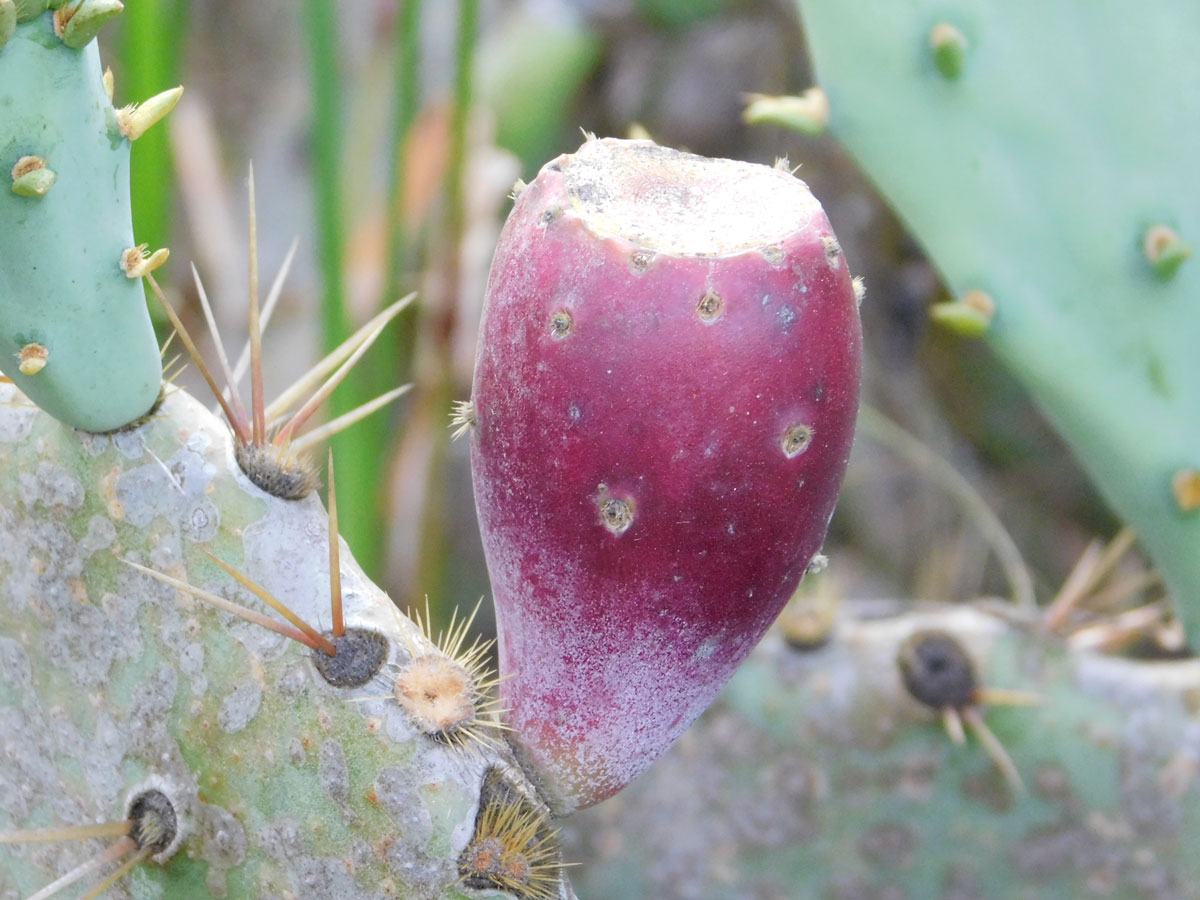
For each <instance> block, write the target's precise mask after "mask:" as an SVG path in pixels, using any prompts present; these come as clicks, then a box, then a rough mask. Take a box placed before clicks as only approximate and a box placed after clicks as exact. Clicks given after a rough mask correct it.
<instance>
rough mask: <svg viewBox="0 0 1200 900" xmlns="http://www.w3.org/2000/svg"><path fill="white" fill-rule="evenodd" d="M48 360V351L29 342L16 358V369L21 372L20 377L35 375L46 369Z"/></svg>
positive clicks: (39, 345)
mask: <svg viewBox="0 0 1200 900" xmlns="http://www.w3.org/2000/svg"><path fill="white" fill-rule="evenodd" d="M49 358H50V351H49V350H47V349H46V348H45V347H43V346H42V345H41V344H38V343H33V342H31V343H28V344H26V345H25V346H24V347H22V348H21V352H20V354H18V356H17V368H19V369H20V370H21V374H22V375H36V374H37V373H38V372H40V371H42V369H44V368H46V361H47V360H48V359H49Z"/></svg>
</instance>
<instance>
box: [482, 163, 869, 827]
mask: <svg viewBox="0 0 1200 900" xmlns="http://www.w3.org/2000/svg"><path fill="white" fill-rule="evenodd" d="M860 357H861V333H860V326H859V320H858V308H857V302H856V300H855V296H854V289H853V286H852V284H851V278H850V274H849V272H848V271H847V267H846V264H845V260H844V258H843V256H842V254H841V251H840V247H839V246H838V245H837V242H836V239H835V238H833V232H832V229H831V228H830V226H829V222H828V220H827V219H826V217H825V214H824V212H823V211H822V210H821V208H820V206H819V204H818V203H817V202H816V200H815V199H813V198H812V196H811V194H809V193H808V190H807V188H806V187H805V186H804V185H803V184H802V183H801V182H799V181H797V180H796V179H794V178H792V177H791V176H790V175H788V174H787V173H786V172H783V171H779V170H776V169H769V168H766V167H763V166H751V165H749V164H746V163H733V162H729V161H709V160H702V159H701V158H699V157H694V156H691V155H689V154H683V153H679V152H678V151H674V150H669V149H666V148H661V147H658V146H657V145H654V144H653V143H651V142H648V141H617V140H611V139H605V140H601V141H596V140H591V141H588V142H587V143H586V144H584V146H583V147H582V148H581V149H580V151H579V152H578V153H576V154H575V155H573V156H563V157H559V158H558V159H557V160H555V161H553V162H551V163H549V164H547V165H546V166H545V167H543V169H542V171H541V173H540V174H539V175H538V177H537V179H536V180H534V181H533V182H532V183H531V184H530V185H529V186H528V187H527V188H526V189H525V190H524V191H523V193H522V194H521V195H520V196H519V198H518V199H517V203H516V205H515V207H514V209H513V211H512V214H511V215H510V217H509V220H508V223H507V224H506V226H505V229H504V232H503V234H502V236H501V238H500V242H499V245H498V247H497V250H496V255H495V258H494V260H493V262H492V270H491V275H490V278H489V283H488V292H487V300H486V304H485V309H484V316H483V324H482V326H481V334H480V343H479V350H478V356H477V360H476V368H475V379H474V385H473V393H472V400H473V403H474V412H475V416H476V420H477V421H476V424H475V428H474V430H473V436H472V454H471V457H472V474H473V478H474V485H475V498H476V506H477V510H478V514H479V521H480V527H481V530H482V534H483V542H484V550H485V553H486V555H487V561H488V569H489V572H490V575H491V579H492V589H493V592H494V595H495V601H496V611H497V623H498V632H499V649H500V668H501V679H502V680H501V706H502V707H503V708H506V709H507V710H508V712H507V721H508V724H509V725H510V726H511V727H512V728H513V734H512V739H513V744H514V747H515V749H516V751H517V753H518V756H519V757H520V759H521V762H522V764H523V765H524V766H525V768H526V770H527V771H530V772H531V774H532V775H533V776H534V777H535V778H538V779H540V782H541V788H542V790H543V794H544V796H545V798H546V800H547V802H549V803H550V805H551V806H552V807H553V808H554V809H555V811H556V812H558V813H565V812H569V811H571V810H572V809H576V808H581V807H584V806H589V805H591V804H593V803H596V802H598V801H600V800H602V799H604V798H605V797H607V796H609V795H611V794H613V793H615V792H616V791H617V790H619V789H620V788H621V787H623V786H624V785H625V784H627V783H628V782H629V781H630V780H632V779H633V778H634V777H635V776H636V775H638V774H639V773H640V772H641V771H642V770H643V769H645V768H646V767H647V766H648V765H649V764H650V762H651V761H652V760H653V759H654V758H655V757H657V756H658V755H659V754H660V753H662V752H663V751H664V750H665V749H666V748H667V747H668V746H670V744H671V743H672V742H673V741H674V740H675V739H676V738H677V737H678V736H679V735H680V733H681V732H682V731H683V730H684V729H685V728H686V727H687V725H688V724H689V723H690V722H691V721H692V720H693V719H694V718H695V717H696V716H697V715H699V714H700V712H701V711H703V709H704V708H705V707H706V706H707V705H708V704H709V703H710V702H711V700H712V699H713V698H714V697H715V695H716V694H717V692H718V691H719V690H720V688H721V686H722V685H723V684H724V683H725V681H726V680H727V679H728V678H729V676H730V675H731V674H732V673H733V671H734V669H735V668H736V667H737V665H738V664H739V663H740V662H741V661H742V659H743V658H744V657H745V656H746V654H747V653H748V652H749V650H750V649H751V647H753V646H754V644H755V643H756V642H757V641H758V639H759V638H760V637H761V636H762V633H763V632H764V631H765V630H766V628H767V626H768V625H769V624H770V623H771V621H772V620H773V619H774V618H775V616H776V615H777V613H778V612H779V610H780V609H781V608H782V606H783V605H784V603H785V602H786V601H787V599H788V597H789V596H790V595H791V593H792V592H793V590H794V589H795V587H796V585H797V583H798V582H799V580H800V578H801V576H802V575H803V573H804V571H805V569H806V568H807V566H808V564H809V562H810V560H811V559H812V557H813V555H814V554H816V553H817V551H818V550H820V548H821V544H822V542H823V541H824V539H825V532H826V528H827V526H828V523H829V518H830V516H831V515H832V513H833V508H834V503H835V501H836V498H837V492H838V488H839V486H840V484H841V480H842V476H843V474H844V471H845V466H846V461H847V458H848V456H849V452H850V445H851V441H852V438H853V427H854V419H855V415H856V412H857V404H858V385H859V369H860Z"/></svg>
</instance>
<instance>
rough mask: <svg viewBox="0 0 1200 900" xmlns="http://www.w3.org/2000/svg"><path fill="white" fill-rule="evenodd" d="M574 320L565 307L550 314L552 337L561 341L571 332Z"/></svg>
mask: <svg viewBox="0 0 1200 900" xmlns="http://www.w3.org/2000/svg"><path fill="white" fill-rule="evenodd" d="M573 325H574V320H573V319H572V318H571V314H570V313H569V312H567V311H566V310H565V309H560V310H558V311H557V312H555V313H553V314H552V315H551V316H550V337H552V338H554V339H555V340H556V341H561V340H563V339H564V338H565V337H567V335H569V334H570V333H571V328H572V326H573Z"/></svg>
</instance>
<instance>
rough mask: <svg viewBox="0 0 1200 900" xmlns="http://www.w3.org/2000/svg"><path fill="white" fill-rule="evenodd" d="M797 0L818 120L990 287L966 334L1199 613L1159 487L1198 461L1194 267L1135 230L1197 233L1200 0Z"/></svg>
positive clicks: (1169, 504)
mask: <svg viewBox="0 0 1200 900" xmlns="http://www.w3.org/2000/svg"><path fill="white" fill-rule="evenodd" d="M800 7H801V10H802V13H803V18H804V27H805V32H806V34H807V35H808V38H809V41H810V44H811V49H812V57H813V61H814V64H815V67H816V72H817V76H818V80H819V82H820V84H821V86H822V87H823V88H824V89H825V92H826V93H827V95H828V97H829V101H830V107H831V114H830V123H829V124H830V129H831V130H832V131H833V133H834V134H835V135H836V136H837V137H838V138H839V139H840V140H841V141H842V142H843V143H844V144H845V145H846V146H847V148H848V149H849V150H850V152H851V153H852V154H853V155H854V156H855V158H856V159H857V161H858V162H859V164H860V165H861V166H862V167H863V168H864V169H865V170H866V172H867V174H868V175H870V176H871V178H872V179H873V180H874V181H875V182H876V184H877V185H878V186H879V187H880V189H881V190H882V191H883V193H884V194H885V195H886V197H887V198H888V200H889V201H890V202H891V203H892V205H893V206H894V207H895V208H896V210H897V211H898V212H899V213H900V215H901V216H902V217H903V219H904V220H905V222H906V223H907V225H908V226H909V227H910V229H911V230H912V232H913V233H914V234H915V235H916V236H917V238H918V239H919V240H920V241H921V243H922V245H923V246H924V247H925V249H926V251H927V252H928V253H929V255H930V257H931V259H932V260H933V262H934V263H935V265H936V266H937V267H938V269H939V270H940V271H941V273H942V275H943V276H944V278H945V280H946V283H947V284H948V286H949V287H950V289H951V291H952V292H953V293H954V294H956V295H960V294H962V293H963V292H964V291H967V290H969V289H972V288H977V289H980V290H983V291H986V292H987V293H988V294H989V295H991V297H992V298H993V299H994V300H995V309H996V312H995V318H994V319H993V321H992V322H991V326H990V328H989V329H988V331H987V340H988V341H989V342H990V343H991V344H992V345H993V347H994V348H995V349H996V351H997V352H998V353H999V354H1000V356H1001V357H1002V358H1003V359H1004V360H1005V361H1006V362H1007V364H1008V365H1009V366H1011V367H1012V369H1013V371H1015V372H1016V373H1017V374H1018V375H1019V376H1020V377H1021V378H1022V379H1023V380H1024V382H1025V384H1026V385H1027V386H1028V387H1029V389H1030V391H1031V392H1032V393H1033V395H1034V397H1035V398H1036V399H1037V401H1038V403H1039V404H1040V405H1041V406H1042V408H1043V409H1044V410H1045V412H1046V413H1047V414H1048V416H1049V417H1050V418H1051V420H1052V421H1053V422H1054V423H1055V425H1056V426H1057V427H1058V429H1059V430H1060V431H1061V432H1062V434H1063V435H1064V436H1065V437H1066V439H1067V440H1068V442H1069V443H1070V444H1071V446H1072V448H1073V449H1074V450H1075V452H1076V453H1077V454H1078V456H1079V458H1080V460H1081V461H1082V463H1083V465H1084V466H1085V467H1086V469H1087V470H1088V472H1089V473H1090V474H1091V476H1092V478H1093V479H1094V480H1095V482H1096V484H1097V485H1098V487H1099V489H1100V491H1101V492H1102V493H1103V495H1104V496H1105V497H1106V498H1107V500H1108V501H1109V502H1110V503H1111V505H1112V506H1113V508H1114V509H1115V511H1116V512H1117V513H1118V514H1119V515H1120V516H1121V517H1122V518H1124V519H1125V520H1126V521H1127V522H1129V524H1131V525H1132V526H1133V527H1134V528H1135V529H1137V531H1138V533H1139V535H1140V536H1141V538H1142V540H1143V543H1144V545H1145V547H1146V549H1147V550H1148V551H1149V553H1150V555H1151V556H1152V557H1153V559H1154V561H1155V563H1156V564H1157V565H1158V567H1159V568H1160V569H1161V570H1162V572H1163V575H1164V577H1165V579H1166V581H1167V583H1168V585H1169V587H1170V588H1171V591H1172V593H1173V595H1174V597H1175V599H1176V601H1177V602H1178V603H1179V604H1180V605H1182V606H1183V607H1184V609H1183V610H1182V612H1183V614H1184V615H1185V617H1186V619H1187V624H1188V625H1189V628H1190V630H1191V632H1192V634H1193V636H1195V635H1196V634H1197V633H1200V611H1197V609H1196V604H1197V598H1198V597H1200V516H1198V515H1195V514H1191V515H1189V514H1185V513H1184V512H1182V511H1181V510H1180V509H1179V508H1178V507H1177V505H1176V503H1175V501H1174V498H1173V496H1172V492H1171V481H1172V477H1173V475H1174V473H1175V472H1177V471H1178V470H1180V469H1184V468H1195V467H1196V466H1197V464H1200V352H1197V347H1198V346H1200V316H1198V315H1197V312H1196V297H1197V296H1200V267H1198V266H1196V265H1195V263H1194V262H1186V261H1185V262H1183V264H1182V265H1180V266H1179V267H1178V270H1177V271H1175V272H1174V277H1172V278H1170V279H1169V280H1162V279H1160V278H1159V277H1157V276H1156V275H1155V273H1154V270H1153V268H1152V267H1151V266H1150V265H1148V264H1147V261H1146V259H1145V257H1144V255H1143V250H1142V239H1143V235H1145V233H1146V232H1147V230H1148V229H1149V228H1150V227H1151V226H1153V225H1156V224H1165V225H1168V226H1170V227H1171V228H1172V229H1173V230H1174V231H1175V232H1177V234H1178V236H1179V239H1180V240H1181V241H1183V242H1194V241H1195V240H1196V236H1197V235H1200V179H1197V178H1196V177H1195V160H1196V159H1197V158H1200V92H1197V91H1194V90H1187V89H1185V86H1186V85H1194V84H1196V83H1198V81H1200V56H1197V54H1196V53H1195V46H1194V44H1195V40H1194V36H1195V35H1196V34H1197V33H1198V32H1200V6H1198V5H1196V4H1193V3H1163V4H1156V5H1154V6H1153V7H1147V6H1146V5H1144V4H1140V3H1137V2H1135V0H1117V2H1111V3H1094V2H1090V0H1066V2H1061V3H1040V4H1018V5H1014V4H1011V3H992V2H987V0H955V2H951V3H945V2H940V0H905V2H896V0H888V2H874V0H872V2H868V0H857V2H847V0H802V2H801V3H800ZM943 22H944V23H948V24H950V25H952V26H954V27H955V28H956V29H958V30H959V31H960V32H961V33H962V34H963V35H964V37H965V40H966V43H967V45H968V46H969V48H970V50H969V53H968V57H969V58H968V59H967V61H966V65H965V66H964V67H963V68H962V71H961V73H960V74H959V76H958V77H957V78H956V79H954V80H947V79H946V78H945V77H944V76H943V75H942V73H941V72H939V70H938V67H937V65H936V64H935V60H934V58H933V55H932V54H931V52H930V44H929V36H930V33H931V31H932V29H933V28H934V26H935V25H938V24H939V23H943ZM1151 48H1153V49H1151ZM963 352H964V353H970V352H972V350H971V347H970V345H969V344H965V343H964V344H963Z"/></svg>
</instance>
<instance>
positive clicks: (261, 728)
mask: <svg viewBox="0 0 1200 900" xmlns="http://www.w3.org/2000/svg"><path fill="white" fill-rule="evenodd" d="M0 460H2V463H0V610H3V616H2V617H0V832H2V831H5V830H8V829H28V828H41V827H48V826H61V825H79V824H84V823H94V822H104V821H114V820H117V819H120V818H121V817H122V815H123V811H124V804H125V802H126V799H127V797H128V795H129V793H130V792H131V791H133V790H136V789H137V788H138V787H139V785H143V784H146V783H147V782H148V781H152V783H154V784H165V785H167V786H168V787H169V790H170V791H171V792H173V796H174V797H175V798H176V799H177V803H178V806H179V809H180V811H181V814H182V817H183V819H184V821H185V824H186V825H187V827H188V835H187V836H186V837H185V839H184V841H183V844H182V847H181V848H180V850H179V852H178V853H176V854H175V855H174V856H173V857H172V858H171V859H170V860H169V861H167V862H166V863H165V864H164V865H158V864H155V863H150V862H147V863H143V864H141V865H139V866H138V867H137V869H136V870H135V871H134V872H133V874H132V875H131V876H129V877H128V878H126V879H124V880H122V881H121V882H120V883H118V884H117V885H116V886H114V887H113V888H111V889H110V890H109V892H108V893H107V894H106V897H108V898H127V897H134V898H138V900H151V898H153V900H157V898H164V897H179V898H184V897H186V898H189V900H191V898H202V897H210V896H211V897H218V898H230V900H240V898H244V900H254V898H257V900H283V898H294V897H311V898H346V900H350V898H362V900H368V898H369V900H383V898H409V897H412V898H434V897H442V898H449V897H458V896H461V895H469V896H478V894H476V893H474V892H471V891H465V889H463V890H460V887H459V885H458V882H459V869H458V862H457V861H458V857H459V854H460V853H462V851H463V849H464V847H465V846H466V845H467V843H468V842H469V841H470V840H471V838H472V834H473V828H474V823H475V818H476V812H477V806H478V802H479V794H480V788H481V784H482V782H483V779H484V776H485V772H486V771H487V770H488V769H489V767H492V766H499V767H502V768H504V770H505V771H506V772H507V777H508V778H509V779H510V780H511V782H512V784H513V785H515V786H517V787H518V788H519V789H525V787H526V786H525V784H524V781H523V779H522V778H521V776H520V775H519V774H518V773H515V772H512V771H511V770H510V769H509V768H508V767H509V766H510V764H511V763H510V760H509V759H508V758H507V757H506V756H505V755H503V754H499V753H498V752H497V751H495V750H492V749H482V748H461V747H455V746H451V745H448V744H447V743H444V742H441V741H438V740H436V739H434V738H432V737H429V736H427V735H425V734H421V733H419V732H418V731H417V730H416V729H415V728H414V727H413V725H412V724H411V723H410V721H409V720H408V718H407V717H406V715H405V714H404V712H403V711H402V710H401V709H400V708H399V706H398V705H397V703H396V702H395V701H394V699H392V698H391V697H390V684H389V683H388V679H387V678H386V676H379V677H376V678H374V679H373V680H372V681H371V682H369V683H368V684H366V685H365V686H363V687H360V688H352V689H338V688H335V687H332V686H331V685H330V684H328V683H326V682H325V681H324V680H323V679H322V677H321V676H320V675H319V674H318V673H317V671H316V669H315V667H314V665H313V662H312V655H311V654H312V651H310V650H309V649H308V648H306V647H304V646H302V645H300V644H299V643H297V642H295V641H292V640H289V639H286V638H283V637H280V636H278V635H277V634H275V633H273V632H270V631H267V630H265V629H264V628H262V627H260V626H258V625H254V624H250V623H248V622H246V621H243V620H242V619H239V618H235V617H234V616H232V615H230V614H228V613H225V612H220V611H217V610H215V609H213V608H212V607H210V606H208V605H206V604H204V603H202V602H200V601H198V600H195V599H192V598H191V597H189V596H187V595H185V594H183V593H181V592H179V591H177V590H175V589H174V588H171V587H168V586H166V585H163V584H162V583H160V582H158V581H155V580H152V579H151V578H149V577H148V576H146V575H144V574H142V573H140V572H138V571H135V570H134V569H132V568H130V567H128V566H126V565H124V564H123V563H122V562H121V560H122V559H127V560H131V561H133V562H137V563H139V564H141V565H145V566H147V567H150V568H153V569H155V570H157V571H160V572H164V573H167V574H170V575H172V576H174V577H176V578H179V579H180V580H185V581H187V582H189V583H190V584H192V585H195V586H199V587H202V588H205V589H208V590H210V591H212V592H214V593H216V594H220V595H222V596H227V597H229V598H230V599H234V600H236V601H238V602H241V603H242V604H244V605H247V606H252V607H254V608H256V609H260V610H264V611H267V610H265V607H263V605H262V604H261V603H260V602H259V601H258V600H257V599H255V598H254V597H253V596H251V595H250V594H248V593H247V592H245V591H244V590H242V589H241V588H239V587H238V586H237V585H236V584H235V583H234V582H233V581H232V580H231V579H230V578H229V577H228V576H227V575H225V573H223V572H222V571H221V570H220V569H219V568H218V567H217V566H216V565H215V564H214V563H213V562H212V561H211V560H210V559H209V558H208V557H207V556H206V555H205V554H204V552H203V551H205V550H207V551H209V552H211V553H212V554H214V555H216V556H217V557H219V558H220V559H222V560H224V561H225V562H227V563H229V564H231V565H233V566H235V567H237V568H239V569H240V570H242V571H243V572H244V573H245V574H247V575H248V576H249V577H250V578H251V579H253V580H255V581H257V582H258V583H259V584H261V585H262V586H264V587H265V588H266V589H267V590H269V591H270V592H272V593H273V594H274V595H275V596H276V597H278V598H279V599H280V600H282V601H283V602H284V603H286V604H288V605H289V606H290V607H291V608H292V609H293V610H294V611H295V612H296V613H297V614H298V615H299V616H301V617H302V618H304V619H305V620H306V621H308V622H310V623H312V624H313V625H314V626H316V627H318V628H321V629H328V628H329V627H330V624H331V623H330V604H329V577H328V576H329V561H328V560H329V556H328V541H327V537H326V534H327V532H326V528H327V519H326V516H325V513H324V511H323V509H322V508H321V505H320V503H319V501H318V500H317V498H316V497H315V496H314V497H311V498H309V499H307V500H303V501H284V500H279V499H276V498H273V497H270V496H268V495H266V494H264V493H263V492H262V491H261V490H259V489H258V488H256V487H254V486H253V485H252V484H251V483H250V482H249V481H248V480H247V479H246V478H245V476H244V475H243V474H242V473H241V471H240V470H239V469H238V467H237V465H236V464H235V463H234V461H233V452H232V447H231V441H230V436H229V433H228V430H227V429H226V428H225V427H224V426H223V425H222V424H221V423H220V422H218V421H217V420H216V419H215V418H213V417H212V416H211V415H210V414H209V413H208V412H207V411H206V410H205V409H204V408H203V407H202V406H201V405H200V404H199V403H197V402H196V401H195V400H193V399H191V398H190V397H188V396H187V395H185V394H183V393H182V392H178V393H175V394H173V395H172V396H170V397H168V398H167V399H166V401H165V403H164V405H163V408H162V414H161V415H158V416H156V417H154V418H153V419H152V420H151V421H150V422H149V423H147V424H145V425H143V426H141V427H139V428H137V429H134V430H129V431H125V432H119V433H116V434H113V435H107V436H102V435H89V434H83V433H81V432H78V431H75V430H72V429H70V428H67V427H65V426H63V425H62V424H61V423H59V422H57V421H55V420H53V419H52V418H50V417H49V416H47V415H46V414H44V413H43V412H41V411H40V410H38V409H37V408H36V407H34V406H33V405H32V404H31V403H29V402H28V401H27V400H26V399H25V398H23V397H21V396H20V395H19V394H18V393H17V392H16V391H15V390H14V389H13V388H12V386H10V385H0ZM352 514H353V511H352V510H343V511H342V515H343V516H346V515H352ZM341 574H342V584H343V590H344V596H345V616H346V624H347V627H355V626H357V627H362V628H367V629H371V630H374V631H377V632H379V633H381V634H382V635H383V636H384V637H385V638H386V639H387V658H388V660H389V663H391V664H393V665H394V664H402V663H404V662H405V661H406V660H407V659H409V658H410V657H411V655H412V654H413V653H415V652H418V650H417V649H415V648H427V647H428V642H427V641H426V640H425V638H424V637H422V636H421V634H420V633H419V632H418V631H417V629H416V628H415V626H414V625H413V624H412V623H411V622H410V621H409V620H408V619H407V618H405V617H404V616H402V615H400V614H399V613H398V612H397V611H396V610H395V608H394V606H393V604H392V603H391V601H390V600H389V599H388V597H387V596H386V595H384V594H383V593H382V592H381V591H380V590H379V589H378V588H376V587H375V586H374V585H372V584H371V583H370V582H369V581H368V580H367V579H366V578H365V577H364V576H363V574H362V572H361V570H359V568H358V567H357V565H356V564H355V563H354V562H353V560H352V559H351V558H350V555H349V552H348V551H347V550H346V549H345V548H344V547H343V548H342V554H341ZM267 612H268V613H269V611H267ZM269 614H270V613H269ZM271 615H273V614H271ZM422 652H424V651H423V650H422ZM368 697H375V698H379V699H372V700H367V701H365V702H354V701H356V700H362V698H368ZM103 846H104V845H103V844H102V842H99V841H89V842H84V843H80V842H75V843H48V844H17V845H9V846H0V897H4V898H6V900H7V898H22V897H26V896H28V895H29V894H31V893H33V892H34V891H35V890H37V889H39V888H41V887H42V886H43V885H45V884H47V883H49V882H50V881H52V880H53V879H54V878H55V877H57V876H59V875H61V874H63V873H64V872H66V871H68V870H69V869H71V868H72V867H74V866H76V865H77V864H79V863H80V862H82V861H83V860H84V859H86V858H87V857H88V856H91V855H93V854H95V853H97V852H98V851H99V850H100V849H102V847H103ZM98 880H99V876H95V877H94V878H93V879H92V883H94V882H96V881H98ZM84 884H85V885H86V886H88V887H90V886H91V883H88V882H84ZM493 893H494V892H493ZM562 896H563V897H567V896H570V893H569V888H568V887H566V886H563V887H562Z"/></svg>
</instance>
